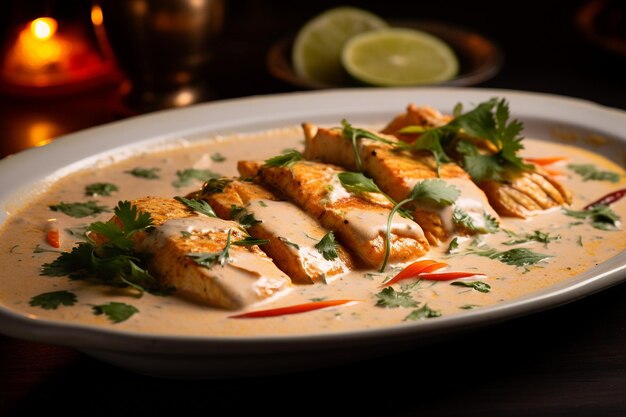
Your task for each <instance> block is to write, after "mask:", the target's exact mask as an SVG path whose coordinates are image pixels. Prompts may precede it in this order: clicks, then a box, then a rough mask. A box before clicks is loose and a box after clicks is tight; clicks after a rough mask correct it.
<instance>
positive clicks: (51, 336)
mask: <svg viewBox="0 0 626 417" xmlns="http://www.w3.org/2000/svg"><path fill="white" fill-rule="evenodd" d="M435 95H436V96H437V100H434V101H438V100H439V101H440V102H445V101H446V100H448V101H449V102H448V104H447V106H448V107H450V108H451V107H452V106H453V105H454V104H455V103H456V102H457V101H463V102H464V103H468V104H469V103H472V102H473V101H471V100H476V101H478V100H484V99H488V98H491V97H498V96H500V97H504V98H506V99H507V100H508V101H509V102H511V103H512V105H511V107H512V108H513V109H514V111H513V112H512V113H513V114H514V115H515V117H523V116H522V114H520V113H524V112H528V111H530V112H532V111H533V110H534V111H536V109H533V108H532V104H533V103H535V104H536V103H537V102H542V103H544V104H551V105H552V106H550V108H551V111H552V112H554V117H556V118H557V119H558V120H560V121H566V120H567V117H568V116H570V117H571V111H572V109H579V110H581V111H583V116H584V117H581V118H578V119H576V124H577V125H582V126H590V127H592V126H591V125H593V120H594V117H593V116H594V115H602V116H603V117H604V118H606V119H608V120H614V123H616V124H617V125H616V126H611V125H609V126H608V127H607V126H603V128H606V129H608V131H609V132H611V133H612V134H614V135H615V136H616V137H617V138H618V139H619V140H620V142H624V143H626V136H623V135H624V134H623V133H622V132H620V131H619V130H618V127H619V126H618V125H619V124H620V123H621V125H624V124H626V111H624V110H621V109H617V108H612V107H607V106H603V105H600V104H597V103H594V102H592V101H589V100H584V99H579V98H572V97H567V96H562V95H555V94H546V93H535V92H527V91H521V90H510V89H484V88H480V89H478V88H455V87H415V88H394V89H371V88H350V89H330V90H320V91H304V92H292V93H281V94H272V95H264V96H249V97H243V98H235V99H228V100H220V101H216V102H209V103H202V104H197V105H194V106H190V107H187V108H183V109H170V110H163V111H159V112H154V113H149V114H146V115H141V116H134V117H131V118H129V119H125V120H122V121H118V122H113V123H109V124H105V125H101V126H98V127H94V128H89V129H85V130H82V131H79V132H75V133H72V134H69V135H65V136H62V137H59V138H57V139H56V140H54V141H53V142H51V143H50V144H48V145H46V146H44V147H41V148H31V149H28V150H26V151H22V152H20V153H18V154H15V155H13V156H10V157H8V158H4V159H3V160H0V205H2V207H3V208H4V207H7V206H8V205H10V204H11V202H10V201H9V200H10V198H11V197H14V196H15V195H19V193H20V192H22V191H21V189H22V188H23V187H22V188H20V187H16V186H15V184H7V182H9V181H18V180H19V175H20V173H21V174H22V175H24V174H25V173H26V171H28V168H27V167H28V166H29V165H30V164H32V162H33V161H34V162H35V164H36V163H37V162H42V163H43V162H46V161H48V164H49V165H50V164H51V165H50V166H48V167H47V168H45V169H42V168H41V166H40V165H42V164H36V166H37V169H35V170H34V171H35V173H34V174H32V173H31V174H32V175H30V176H26V178H27V179H26V180H24V179H22V181H23V182H25V184H26V185H27V186H28V185H33V184H34V182H33V181H39V182H42V181H43V182H45V181H50V179H51V178H52V179H54V177H55V176H58V175H60V174H59V173H60V172H64V171H63V170H66V171H67V170H68V169H69V170H70V171H71V170H75V169H79V166H80V165H81V164H84V163H86V162H85V161H91V160H92V159H93V158H100V157H101V156H102V155H103V154H107V153H110V154H112V153H115V152H118V151H123V150H127V149H130V148H141V147H142V146H144V145H145V144H154V143H159V142H160V141H163V140H172V139H175V138H177V137H184V136H185V135H186V136H189V135H193V134H194V133H199V132H205V133H206V135H207V136H208V135H210V133H211V132H216V131H218V130H219V129H221V128H224V127H225V126H226V127H228V126H231V125H232V126H234V125H240V126H248V125H250V124H254V123H255V122H258V121H262V122H264V123H267V122H268V121H269V122H271V123H280V121H281V120H287V119H290V120H292V119H294V118H296V117H300V116H301V115H303V114H306V113H307V112H308V113H311V110H310V108H308V107H307V106H310V101H311V100H322V101H331V102H332V103H333V105H332V106H328V107H326V108H324V109H322V110H323V111H322V113H323V115H324V116H331V115H332V114H335V115H338V114H339V113H337V110H336V107H337V106H343V105H348V104H349V103H352V105H350V109H351V110H350V111H351V112H353V113H354V112H357V113H363V114H369V113H372V112H369V113H368V111H369V107H368V106H367V105H366V104H365V102H366V101H367V100H365V99H366V98H368V99H377V102H378V103H379V104H380V99H381V98H382V99H383V101H384V102H385V103H386V104H385V106H389V107H390V106H391V103H395V102H402V106H403V107H404V106H406V105H407V104H408V103H409V102H410V101H413V100H411V98H415V97H417V96H419V97H433V96H435ZM455 96H458V98H457V99H456V101H450V100H451V98H452V97H455ZM468 99H469V100H470V101H468ZM333 100H335V101H333ZM441 100H443V101H441ZM515 102H518V103H522V102H523V103H526V105H525V107H524V111H522V112H520V111H518V110H520V109H516V108H515ZM420 104H427V103H420ZM556 104H560V105H561V106H563V107H565V108H559V107H558V106H555V105H556ZM431 105H433V107H441V106H438V105H435V104H431ZM303 106H304V107H305V108H304V110H303V108H302V107H303ZM276 107H278V108H279V109H285V110H286V113H285V114H282V115H281V114H273V113H272V112H275V111H276ZM403 107H401V108H403ZM242 108H243V109H256V113H255V114H254V116H248V117H244V118H238V117H236V116H235V117H233V116H231V119H230V121H228V120H227V122H229V123H230V124H229V123H223V121H222V123H221V124H220V123H216V122H215V121H217V120H220V118H221V117H223V115H224V113H229V112H231V111H232V110H233V109H239V110H240V109H242ZM401 108H400V109H401ZM330 109H332V110H330ZM400 109H396V112H397V111H400ZM374 110H375V111H374V112H373V113H377V114H382V113H383V112H384V111H383V110H382V109H378V110H376V108H374ZM385 111H387V110H386V109H385ZM207 114H209V115H210V117H208V119H207V117H203V116H206V115H207ZM339 115H340V114H339ZM527 116H528V115H527ZM543 116H544V117H546V118H547V119H550V120H553V119H552V118H551V117H550V115H543ZM317 117H320V114H318V115H317ZM244 122H245V123H244ZM570 122H571V119H570ZM163 123H169V124H172V126H173V127H176V129H173V130H172V131H170V132H167V133H163V132H162V131H160V128H159V126H160V125H162V124H163ZM242 123H243V124H242ZM207 124H208V125H207ZM262 124H263V123H262ZM209 126H213V130H211V129H208V130H207V128H208V127H209ZM279 126H280V124H278V125H277V127H279ZM262 130H264V129H259V131H262ZM120 132H126V134H127V135H126V136H125V139H126V140H122V139H120V138H115V140H111V141H108V142H106V143H99V142H98V141H99V140H100V138H102V137H106V136H108V135H112V134H116V133H120ZM233 133H236V132H233ZM620 134H621V135H620ZM88 146H93V147H95V149H96V150H97V151H95V152H94V149H93V148H89V147H88ZM68 150H71V151H72V152H69V151H68ZM52 156H57V157H58V158H56V159H54V161H53V162H50V158H51V157H52ZM68 160H70V161H72V162H71V163H70V165H69V168H68V166H67V161H68ZM42 171H43V174H45V175H43V177H42ZM7 185H10V187H6V186H7ZM3 222H4V218H0V224H1V223H3ZM624 280H626V251H622V252H621V253H620V254H617V255H616V256H615V257H613V258H611V259H609V260H607V261H605V262H603V263H602V264H600V265H599V266H597V267H595V268H592V269H590V270H588V271H586V272H584V273H583V274H580V275H578V276H576V277H573V278H571V279H569V280H567V283H568V284H567V285H565V284H564V283H560V284H557V285H555V286H552V287H549V288H548V289H547V290H545V291H544V290H542V291H540V292H539V294H530V295H527V296H524V297H521V298H518V299H515V300H511V301H508V302H504V303H500V304H496V305H494V306H490V307H485V308H483V309H478V310H472V311H468V312H464V313H462V314H458V315H454V316H448V317H441V318H438V319H436V320H432V321H426V322H420V323H402V324H399V325H395V326H389V327H383V328H376V329H365V330H355V331H343V332H337V333H320V334H314V335H306V334H303V335H282V336H281V335H271V336H233V337H223V336H184V335H168V334H148V333H136V332H131V331H124V330H119V329H115V328H105V327H100V326H93V325H84V324H73V323H63V322H62V321H56V320H45V319H32V318H27V317H25V315H24V314H21V313H18V312H15V311H12V310H11V309H10V308H8V307H5V306H4V305H2V304H0V322H2V324H3V326H2V330H1V331H0V332H2V333H5V334H8V335H10V336H14V337H18V338H22V339H29V340H35V341H39V342H47V343H52V344H58V345H66V346H70V347H75V348H78V349H102V348H106V349H107V350H112V351H119V352H145V350H146V349H147V348H150V349H151V352H152V353H164V354H180V353H195V354H198V355H203V354H214V353H216V352H219V353H225V349H226V348H228V349H229V353H231V354H233V355H238V354H241V353H247V352H250V351H257V350H258V349H261V351H265V352H269V351H272V352H274V351H280V350H291V349H294V348H297V349H299V350H302V349H305V350H311V349H313V348H319V347H323V346H330V345H336V344H341V345H344V346H345V345H351V344H355V343H362V342H363V339H364V338H365V339H367V340H368V341H370V342H376V343H377V342H380V341H381V340H385V341H389V340H395V339H402V340H408V339H413V338H415V337H417V336H419V335H423V336H425V337H434V336H440V335H447V334H454V331H455V330H456V331H460V330H461V329H460V328H459V327H463V330H468V329H471V328H476V327H478V326H487V325H492V324H495V323H497V322H501V321H505V320H510V319H513V318H516V317H519V316H523V315H528V314H532V313H537V312H540V311H543V310H546V309H550V308H554V307H557V306H559V305H562V304H565V303H569V302H572V301H575V300H576V299H578V298H581V297H584V296H588V295H591V294H593V293H595V292H597V291H600V290H603V289H606V288H608V287H610V286H613V285H616V284H618V283H620V282H622V281H624ZM548 290H549V291H548Z"/></svg>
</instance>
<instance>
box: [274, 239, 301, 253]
mask: <svg viewBox="0 0 626 417" xmlns="http://www.w3.org/2000/svg"><path fill="white" fill-rule="evenodd" d="M278 240H280V241H281V242H283V243H284V244H285V245H287V246H291V247H292V248H294V249H295V250H300V245H298V244H297V243H293V242H292V241H290V240H289V239H287V238H286V237H282V236H281V237H279V238H278Z"/></svg>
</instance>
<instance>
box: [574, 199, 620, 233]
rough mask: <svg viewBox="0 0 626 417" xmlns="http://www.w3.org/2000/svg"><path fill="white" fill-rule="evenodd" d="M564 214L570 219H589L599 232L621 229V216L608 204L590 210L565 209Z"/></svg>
mask: <svg viewBox="0 0 626 417" xmlns="http://www.w3.org/2000/svg"><path fill="white" fill-rule="evenodd" d="M563 212H564V213H565V214H566V215H568V216H570V217H575V218H577V219H587V220H589V223H590V224H591V226H592V227H594V228H596V229H599V230H607V231H615V230H618V229H619V220H620V216H619V215H618V214H617V213H615V212H614V211H613V210H611V208H610V207H609V206H607V205H606V204H598V205H597V206H593V207H591V208H589V209H588V210H570V209H566V208H563Z"/></svg>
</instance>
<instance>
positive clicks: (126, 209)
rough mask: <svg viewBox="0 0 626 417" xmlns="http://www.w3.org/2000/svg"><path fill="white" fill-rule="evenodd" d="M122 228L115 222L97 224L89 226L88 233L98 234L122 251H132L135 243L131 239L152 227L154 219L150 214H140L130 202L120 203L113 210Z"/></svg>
mask: <svg viewBox="0 0 626 417" xmlns="http://www.w3.org/2000/svg"><path fill="white" fill-rule="evenodd" d="M113 211H114V213H115V216H116V217H117V219H118V220H119V221H120V222H121V223H122V227H121V228H120V226H118V225H117V224H116V223H114V222H106V223H104V222H95V223H92V224H91V225H89V227H88V228H87V230H88V231H92V232H96V233H99V234H101V235H103V236H104V237H106V238H107V239H109V242H110V244H112V245H114V246H116V247H118V248H120V249H130V248H131V247H132V246H133V241H132V240H131V239H130V237H131V236H132V235H133V234H134V233H136V232H138V231H140V230H145V229H147V228H148V227H149V226H152V217H150V214H149V213H146V212H140V211H139V210H138V209H137V206H134V205H131V203H130V201H120V202H119V203H118V204H117V207H115V209H114V210H113Z"/></svg>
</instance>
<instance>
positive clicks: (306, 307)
mask: <svg viewBox="0 0 626 417" xmlns="http://www.w3.org/2000/svg"><path fill="white" fill-rule="evenodd" d="M356 302H358V301H357V300H324V301H312V302H310V303H304V304H295V305H292V306H287V307H278V308H270V309H268V310H257V311H250V312H248V313H242V314H236V315H234V316H229V318H231V319H244V318H245V319H256V318H262V317H276V316H285V315H288V314H300V313H306V312H308V311H313V310H319V309H321V308H326V307H334V306H339V305H342V304H348V303H356Z"/></svg>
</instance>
